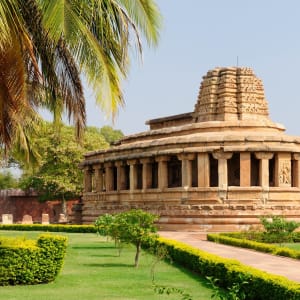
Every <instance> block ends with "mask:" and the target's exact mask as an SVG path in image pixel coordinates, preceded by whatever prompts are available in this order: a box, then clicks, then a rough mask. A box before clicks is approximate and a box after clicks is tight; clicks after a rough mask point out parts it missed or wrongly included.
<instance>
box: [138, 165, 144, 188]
mask: <svg viewBox="0 0 300 300" xmlns="http://www.w3.org/2000/svg"><path fill="white" fill-rule="evenodd" d="M136 173H137V178H136V181H137V182H136V188H137V189H138V190H141V189H142V188H143V165H142V164H138V165H137V166H136Z"/></svg>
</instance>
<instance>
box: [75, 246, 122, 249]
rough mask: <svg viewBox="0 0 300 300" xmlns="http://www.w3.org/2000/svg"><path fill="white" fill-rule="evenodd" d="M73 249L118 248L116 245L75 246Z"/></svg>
mask: <svg viewBox="0 0 300 300" xmlns="http://www.w3.org/2000/svg"><path fill="white" fill-rule="evenodd" d="M72 249H91V250H98V249H117V248H116V247H114V246H104V245H99V246H73V247H72Z"/></svg>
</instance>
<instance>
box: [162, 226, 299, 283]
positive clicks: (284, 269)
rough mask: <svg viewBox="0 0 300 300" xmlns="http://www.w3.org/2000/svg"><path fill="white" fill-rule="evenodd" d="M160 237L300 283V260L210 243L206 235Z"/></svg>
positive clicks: (192, 233)
mask: <svg viewBox="0 0 300 300" xmlns="http://www.w3.org/2000/svg"><path fill="white" fill-rule="evenodd" d="M159 235H160V236H162V237H166V238H170V239H173V240H177V241H180V242H183V243H186V244H188V245H191V246H193V247H195V248H198V249H201V250H204V251H206V252H209V253H213V254H216V255H218V256H221V257H226V258H233V259H236V260H238V261H240V262H241V263H242V264H245V265H248V266H252V267H254V268H257V269H260V270H263V271H266V272H268V273H272V274H277V275H281V276H285V277H286V278H288V279H290V280H293V281H297V282H299V283H300V260H296V259H291V258H285V257H278V256H274V255H270V254H265V253H261V252H257V251H254V250H247V249H243V248H238V247H233V246H227V245H221V244H217V243H213V242H209V241H207V240H206V234H204V233H197V232H177V231H175V232H173V231H172V232H171V231H160V232H159Z"/></svg>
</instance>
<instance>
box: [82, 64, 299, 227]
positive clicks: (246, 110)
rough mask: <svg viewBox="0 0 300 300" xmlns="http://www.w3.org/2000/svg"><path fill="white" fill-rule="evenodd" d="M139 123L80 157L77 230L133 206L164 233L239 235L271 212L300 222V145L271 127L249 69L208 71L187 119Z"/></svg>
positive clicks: (280, 128)
mask: <svg viewBox="0 0 300 300" xmlns="http://www.w3.org/2000/svg"><path fill="white" fill-rule="evenodd" d="M174 105H176V103H175V104H174ZM147 124H148V125H149V127H150V129H149V131H146V132H142V133H138V134H134V135H130V136H127V137H124V138H123V139H122V140H120V141H119V142H118V143H117V144H115V145H114V146H112V147H111V148H109V149H107V150H101V151H96V152H92V153H87V154H86V155H85V159H84V161H83V163H82V168H83V169H84V193H83V211H82V219H83V223H92V222H94V220H95V219H96V218H97V217H98V216H99V215H101V214H104V213H114V212H120V211H124V210H129V209H131V208H141V209H144V210H146V211H150V212H153V213H156V214H158V215H159V216H160V220H159V226H160V227H161V228H163V229H168V230H201V231H203V230H205V231H229V230H242V229H247V228H249V226H250V225H252V224H257V223H259V219H258V217H259V216H262V215H270V214H272V215H281V216H285V217H287V218H292V219H295V220H298V221H300V166H299V162H300V137H294V136H288V135H286V134H285V133H284V131H285V128H284V127H283V126H282V125H280V124H277V123H274V122H272V121H271V120H270V118H269V112H268V103H267V101H266V99H265V95H264V87H263V83H262V81H261V80H260V79H258V78H257V77H256V75H255V74H254V73H253V71H252V69H250V68H242V67H232V68H215V69H213V70H210V71H208V72H207V74H206V75H205V76H204V77H203V81H202V83H201V86H200V91H199V95H198V100H197V103H196V105H195V108H194V111H193V112H190V113H184V114H180V115H175V116H169V117H165V118H158V119H154V120H150V121H148V122H147Z"/></svg>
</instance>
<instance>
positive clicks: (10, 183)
mask: <svg viewBox="0 0 300 300" xmlns="http://www.w3.org/2000/svg"><path fill="white" fill-rule="evenodd" d="M17 186H18V180H17V179H16V178H15V177H14V176H13V175H12V173H11V172H9V171H4V172H1V173H0V190H4V189H10V188H16V187H17Z"/></svg>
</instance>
